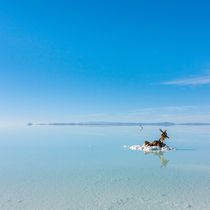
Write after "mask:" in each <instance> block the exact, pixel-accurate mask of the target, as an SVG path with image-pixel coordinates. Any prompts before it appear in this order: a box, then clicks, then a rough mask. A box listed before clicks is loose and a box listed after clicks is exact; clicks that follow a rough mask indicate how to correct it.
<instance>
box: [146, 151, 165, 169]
mask: <svg viewBox="0 0 210 210" xmlns="http://www.w3.org/2000/svg"><path fill="white" fill-rule="evenodd" d="M164 153H165V152H163V151H147V152H146V151H145V152H144V154H145V155H149V154H153V155H155V156H158V158H159V159H160V162H161V166H160V168H166V167H167V164H168V162H169V160H167V159H165V158H164Z"/></svg>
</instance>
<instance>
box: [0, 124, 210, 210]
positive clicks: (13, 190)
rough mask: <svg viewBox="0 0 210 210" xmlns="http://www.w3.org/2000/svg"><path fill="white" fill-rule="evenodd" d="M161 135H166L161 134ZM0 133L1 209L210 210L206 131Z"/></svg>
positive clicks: (97, 129) (59, 129)
mask: <svg viewBox="0 0 210 210" xmlns="http://www.w3.org/2000/svg"><path fill="white" fill-rule="evenodd" d="M162 129H164V128H162ZM167 129H168V135H169V136H170V139H169V140H168V144H169V145H170V146H173V147H175V148H176V150H175V151H168V152H161V153H144V152H143V151H131V150H129V149H126V148H124V147H123V145H133V144H143V142H144V140H154V139H157V138H158V137H159V135H160V132H159V127H156V126H153V127H144V129H143V130H142V131H141V132H140V131H139V129H138V128H137V127H91V126H90V127H88V126H86V127H76V126H75V127H70V126H63V127H62V126H61V127H59V126H57V127H56V126H54V127H53V126H52V127H50V126H37V127H36V126H31V127H29V126H26V127H16V128H15V127H13V128H11V127H10V128H0V186H1V187H0V209H2V210H4V209H7V210H10V209H11V210H14V209H17V210H19V209H23V210H26V209H30V210H48V209H49V210H54V209H56V210H75V209H81V210H85V209H90V210H94V209H96V210H98V209H120V210H122V209H132V210H133V209H152V210H153V209H161V210H162V209H169V210H170V209H176V210H177V209H196V210H198V209H204V210H207V209H210V127H208V126H201V127H199V126H173V127H168V128H167Z"/></svg>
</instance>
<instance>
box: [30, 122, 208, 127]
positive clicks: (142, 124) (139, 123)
mask: <svg viewBox="0 0 210 210" xmlns="http://www.w3.org/2000/svg"><path fill="white" fill-rule="evenodd" d="M27 125H28V126H33V125H52V126H174V125H193V126H202V125H210V123H201V122H192V123H173V122H154V123H152V122H151V123H144V122H69V123H67V122H66V123H64V122H63V123H62V122H55V123H31V122H30V123H28V124H27Z"/></svg>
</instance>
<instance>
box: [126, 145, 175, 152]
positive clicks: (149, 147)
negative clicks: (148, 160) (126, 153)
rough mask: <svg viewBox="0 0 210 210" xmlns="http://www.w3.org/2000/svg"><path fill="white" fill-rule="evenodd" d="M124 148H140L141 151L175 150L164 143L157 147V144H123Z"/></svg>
mask: <svg viewBox="0 0 210 210" xmlns="http://www.w3.org/2000/svg"><path fill="white" fill-rule="evenodd" d="M123 147H124V148H128V149H130V150H142V151H145V152H147V151H169V150H175V149H174V148H173V147H169V146H167V145H165V146H164V147H159V146H146V145H145V144H143V145H142V146H141V145H132V146H127V145H124V146H123Z"/></svg>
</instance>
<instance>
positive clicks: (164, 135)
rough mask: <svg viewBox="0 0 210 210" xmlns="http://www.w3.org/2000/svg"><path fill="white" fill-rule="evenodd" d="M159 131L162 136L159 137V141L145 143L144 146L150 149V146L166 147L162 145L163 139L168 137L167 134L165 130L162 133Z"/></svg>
mask: <svg viewBox="0 0 210 210" xmlns="http://www.w3.org/2000/svg"><path fill="white" fill-rule="evenodd" d="M160 131H161V133H162V134H161V137H160V139H159V140H154V141H153V142H149V141H145V142H144V145H146V146H150V147H152V146H159V147H164V146H165V145H166V144H165V143H164V141H165V138H169V137H168V134H167V130H165V131H163V130H161V129H160Z"/></svg>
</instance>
